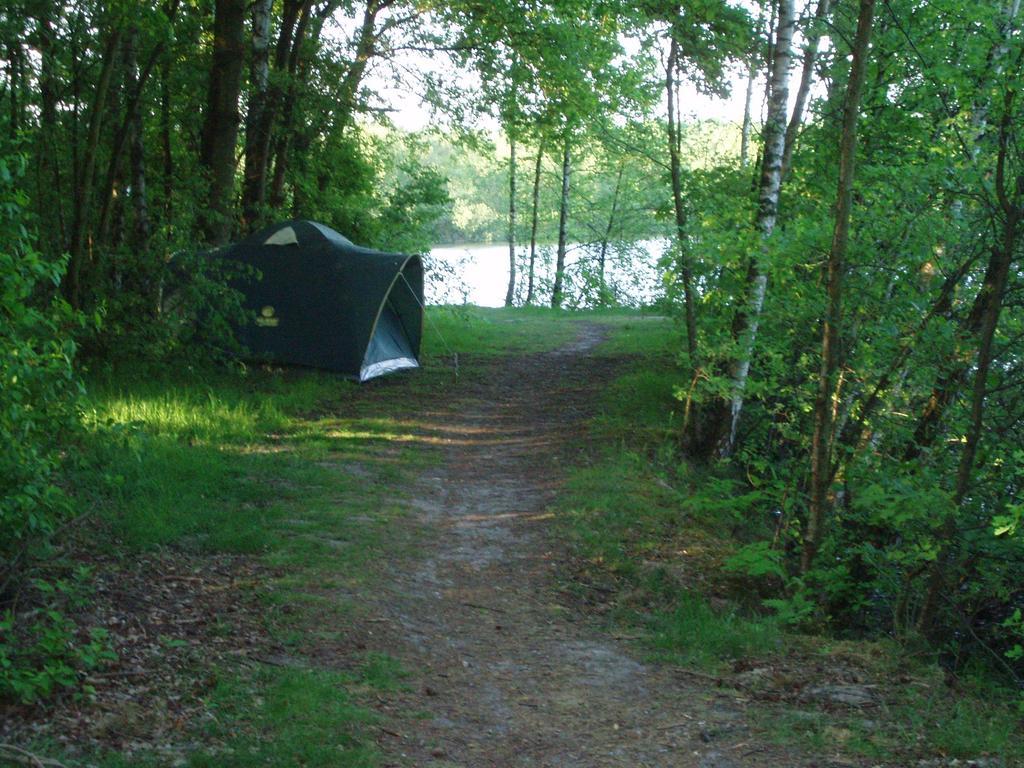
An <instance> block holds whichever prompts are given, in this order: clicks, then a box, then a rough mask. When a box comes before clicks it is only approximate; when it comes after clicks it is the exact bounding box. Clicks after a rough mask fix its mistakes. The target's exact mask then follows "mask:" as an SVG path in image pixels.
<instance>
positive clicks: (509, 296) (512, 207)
mask: <svg viewBox="0 0 1024 768" xmlns="http://www.w3.org/2000/svg"><path fill="white" fill-rule="evenodd" d="M515 297H516V140H515V139H514V138H512V137H511V136H510V137H509V157H508V290H507V291H506V292H505V306H506V307H511V306H512V304H513V303H514V301H515Z"/></svg>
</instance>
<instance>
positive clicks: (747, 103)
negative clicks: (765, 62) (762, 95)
mask: <svg viewBox="0 0 1024 768" xmlns="http://www.w3.org/2000/svg"><path fill="white" fill-rule="evenodd" d="M756 79H757V68H756V67H755V66H754V60H753V58H751V60H750V66H749V67H747V93H746V96H745V98H744V99H743V127H742V129H741V130H740V167H741V168H746V167H747V166H748V165H750V126H751V123H752V122H753V120H752V118H751V114H750V109H751V102H752V101H753V100H754V81H755V80H756Z"/></svg>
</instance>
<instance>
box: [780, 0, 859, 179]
mask: <svg viewBox="0 0 1024 768" xmlns="http://www.w3.org/2000/svg"><path fill="white" fill-rule="evenodd" d="M830 5H831V0H818V7H817V9H816V10H815V12H814V19H813V21H811V28H810V30H809V31H808V32H807V45H806V47H805V48H804V59H803V65H802V67H801V70H800V85H799V86H798V87H797V89H796V104H794V105H793V116H792V117H790V119H789V127H788V128H786V144H785V149H784V150H783V152H782V177H783V178H786V176H787V175H788V174H789V167H790V163H791V161H792V159H793V148H794V147H795V146H796V137H797V134H799V133H800V126H801V124H802V123H803V119H804V108H805V107H806V106H807V97H808V95H810V92H811V82H812V80H813V79H814V65H815V63H816V62H817V59H818V44H819V43H820V42H821V34H822V32H823V31H824V29H825V20H826V19H827V18H828V12H829V6H830ZM847 92H849V91H847Z"/></svg>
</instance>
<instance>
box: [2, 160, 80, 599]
mask: <svg viewBox="0 0 1024 768" xmlns="http://www.w3.org/2000/svg"><path fill="white" fill-rule="evenodd" d="M23 170H24V161H23V160H22V159H21V158H7V159H4V158H2V157H0V444H2V445H3V450H2V451H0V599H3V596H4V592H5V591H8V590H9V589H10V588H11V587H12V585H13V582H14V580H15V577H16V576H17V574H18V572H19V568H20V566H22V565H23V564H24V561H25V558H26V555H28V554H31V552H32V550H33V549H34V548H37V547H40V546H45V544H46V543H47V542H48V539H49V536H50V534H52V532H53V530H54V526H55V524H56V522H57V520H59V518H60V517H61V516H62V515H64V514H66V513H67V511H68V508H69V505H68V501H67V497H66V495H65V494H64V492H63V491H62V490H61V488H60V487H59V486H58V484H57V481H56V471H57V469H58V466H59V464H60V462H61V448H60V446H61V444H62V440H63V439H64V438H65V437H66V436H67V435H68V433H69V432H71V431H73V430H75V429H76V428H77V426H78V424H79V419H78V402H79V397H80V395H81V394H82V386H81V384H80V382H79V381H78V379H77V378H76V376H75V373H74V370H73V368H72V359H73V357H74V354H75V344H74V341H72V339H71V336H70V330H71V328H73V327H74V325H75V324H80V323H81V317H80V316H79V315H77V314H76V313H74V312H73V311H72V310H71V309H70V308H69V307H68V305H67V304H66V303H65V302H63V301H62V300H61V299H60V298H58V297H57V295H56V289H57V286H58V285H59V283H60V279H61V276H62V274H63V270H64V266H65V264H64V262H59V263H49V262H47V261H45V260H44V259H43V258H42V257H41V256H40V255H39V254H38V253H37V252H36V251H35V250H34V249H33V248H32V246H31V245H30V239H29V233H28V230H27V229H26V227H25V225H24V223H23V221H24V214H23V211H24V208H25V204H26V199H25V196H24V194H23V193H22V192H21V191H20V190H19V189H18V186H17V182H18V179H19V178H20V176H21V173H22V172H23Z"/></svg>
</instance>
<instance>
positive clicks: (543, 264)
mask: <svg viewBox="0 0 1024 768" xmlns="http://www.w3.org/2000/svg"><path fill="white" fill-rule="evenodd" d="M669 246H670V242H669V241H668V240H667V239H657V240H643V241H638V242H634V243H616V244H614V245H612V246H610V247H609V251H608V254H607V261H606V268H605V281H606V284H607V285H608V288H609V290H610V291H611V293H612V295H613V296H614V298H615V300H616V302H617V303H620V304H625V305H639V304H645V305H649V304H651V303H653V302H654V301H655V300H656V299H658V298H659V297H661V296H662V295H664V283H663V277H662V270H660V269H659V268H658V261H659V259H661V257H662V254H663V253H664V252H665V250H666V249H667V248H668V247H669ZM517 254H518V259H519V262H520V264H521V266H520V268H519V269H520V272H519V275H518V276H517V283H518V288H519V290H518V291H517V294H518V295H517V300H518V301H517V303H523V300H524V298H525V291H526V268H525V266H524V264H525V262H526V261H527V260H528V259H529V248H528V247H526V248H518V249H517ZM598 256H599V248H598V247H597V246H590V245H585V244H573V245H571V246H569V248H568V249H567V252H566V291H565V294H566V305H567V306H579V305H587V304H590V303H593V301H592V299H590V300H588V296H590V297H594V296H595V295H596V291H595V290H594V287H595V285H596V282H597V280H596V272H597V261H598ZM554 260H555V246H553V245H545V246H542V247H540V248H538V254H537V266H536V270H535V275H536V276H535V285H536V298H535V303H537V304H547V303H548V302H549V301H550V299H551V282H552V280H553V277H554ZM588 286H589V288H588ZM507 290H508V245H507V244H494V243H487V244H466V245H444V246H438V247H435V248H434V249H433V250H431V252H430V256H429V258H428V259H427V283H426V287H425V292H426V299H427V303H429V304H463V303H469V304H476V305H478V306H481V307H500V306H503V305H504V304H505V293H506V291H507Z"/></svg>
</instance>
